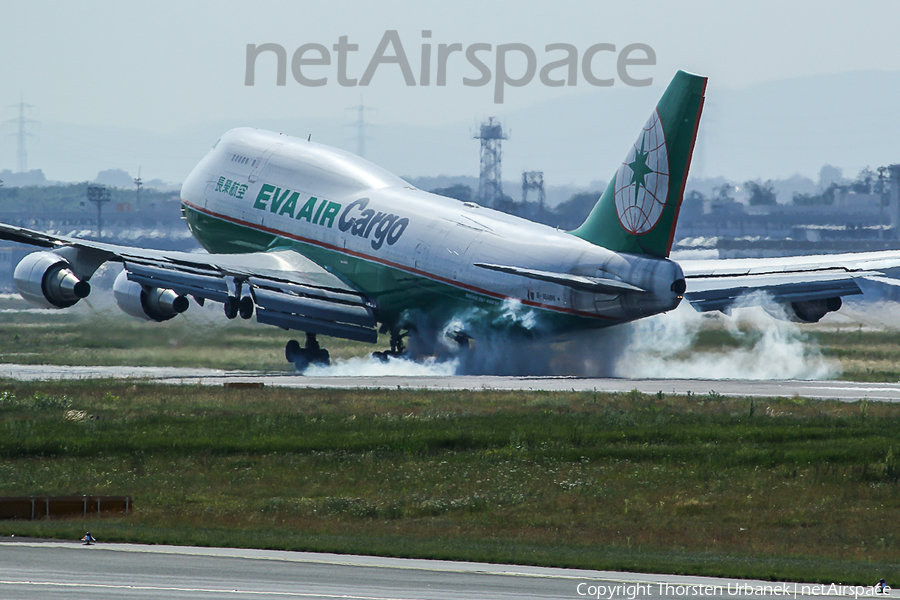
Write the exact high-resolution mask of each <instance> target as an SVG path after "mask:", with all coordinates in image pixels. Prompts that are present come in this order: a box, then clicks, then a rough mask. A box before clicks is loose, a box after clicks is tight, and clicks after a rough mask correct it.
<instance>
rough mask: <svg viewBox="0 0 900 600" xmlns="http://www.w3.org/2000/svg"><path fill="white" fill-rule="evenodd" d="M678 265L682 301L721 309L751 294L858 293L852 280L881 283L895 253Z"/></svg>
mask: <svg viewBox="0 0 900 600" xmlns="http://www.w3.org/2000/svg"><path fill="white" fill-rule="evenodd" d="M679 264H680V265H681V268H682V270H683V271H684V277H685V282H686V284H687V289H686V291H685V294H684V297H685V298H687V299H688V301H689V302H690V303H691V305H692V306H693V307H694V308H695V309H697V310H699V311H710V310H721V311H727V310H728V309H729V308H731V307H732V305H733V304H734V303H735V301H737V299H738V298H740V297H741V296H746V295H748V294H751V293H753V292H757V291H761V292H765V293H766V294H767V295H768V296H770V297H771V298H772V299H773V300H774V301H775V302H778V303H780V304H789V303H792V302H813V301H825V300H828V299H832V298H840V297H842V296H849V295H853V294H861V293H862V291H861V290H860V288H859V285H858V284H857V280H858V279H860V278H862V279H870V280H873V281H879V280H881V279H884V277H882V275H883V273H882V271H884V270H886V269H893V268H897V267H900V251H894V250H889V251H883V252H860V253H854V254H830V255H818V256H790V257H783V258H738V259H713V260H685V261H679ZM892 281H895V280H892Z"/></svg>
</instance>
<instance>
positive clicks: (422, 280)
mask: <svg viewBox="0 0 900 600" xmlns="http://www.w3.org/2000/svg"><path fill="white" fill-rule="evenodd" d="M184 215H185V218H186V220H187V224H188V227H189V228H190V230H191V233H193V235H194V237H195V238H196V239H197V241H198V242H199V243H200V245H202V246H203V247H204V248H205V249H206V250H207V251H209V252H211V253H215V254H246V253H249V252H267V251H271V250H275V249H285V248H290V249H292V250H294V251H296V252H298V253H299V254H302V255H303V256H306V257H307V258H309V259H310V260H313V261H314V262H316V263H317V264H319V265H322V266H323V267H325V268H326V269H327V270H328V271H330V272H331V273H333V274H334V275H336V276H338V277H340V278H341V279H342V280H343V281H345V282H346V283H348V284H349V285H351V286H353V287H354V288H355V289H357V290H359V291H361V292H362V293H364V294H365V295H366V296H368V297H369V298H370V299H373V300H375V301H376V302H377V303H378V307H379V308H378V311H377V314H376V317H377V318H378V320H379V321H380V322H384V323H389V324H396V323H399V322H401V320H402V319H403V317H404V313H406V312H407V311H409V313H410V316H414V315H415V312H416V311H425V312H427V313H428V314H430V315H433V316H434V317H436V318H437V319H438V320H439V321H440V323H441V324H443V323H446V322H448V321H449V320H450V319H451V318H453V317H454V316H455V315H462V314H463V313H465V312H467V311H472V310H478V309H481V311H483V312H484V318H486V319H487V321H488V322H490V323H492V324H493V325H494V326H497V327H498V328H501V329H502V328H504V325H513V324H512V322H505V320H504V319H503V313H504V310H503V307H502V300H501V299H498V298H494V297H491V296H489V295H486V294H481V293H477V292H475V291H470V290H467V289H465V288H462V287H457V286H455V285H452V284H449V283H445V282H442V281H436V280H434V279H431V278H429V277H427V276H424V275H420V274H417V273H410V272H407V271H405V270H403V269H400V268H397V267H393V266H389V265H384V264H381V263H379V262H376V261H373V260H366V259H365V258H361V257H358V256H354V255H352V254H348V253H346V252H341V251H339V250H336V249H330V248H323V247H322V246H318V245H315V244H311V243H306V242H300V241H296V240H292V239H289V238H285V237H281V236H278V235H275V234H272V233H268V232H265V231H259V230H257V229H255V228H253V227H252V226H249V225H242V224H238V223H233V222H230V221H226V220H224V219H221V218H218V217H213V216H210V215H208V214H206V213H203V212H200V211H198V210H195V209H192V208H190V207H188V206H184ZM338 264H339V265H341V266H340V269H339V270H338V269H336V268H334V267H333V265H338ZM423 307H427V309H423ZM523 308H524V309H525V310H524V311H523V312H527V311H528V310H533V311H534V312H535V314H536V315H537V317H538V322H539V324H540V326H541V329H544V330H548V331H551V332H560V333H561V332H564V331H573V330H583V329H594V328H598V327H604V326H608V325H614V324H615V322H612V321H606V320H602V319H591V318H586V317H581V316H578V315H572V314H566V313H560V312H557V311H551V310H546V309H541V308H537V307H523ZM512 329H522V328H521V326H519V327H517V326H515V325H513V326H512ZM523 331H524V330H523Z"/></svg>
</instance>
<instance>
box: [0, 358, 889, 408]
mask: <svg viewBox="0 0 900 600" xmlns="http://www.w3.org/2000/svg"><path fill="white" fill-rule="evenodd" d="M0 378H4V379H17V380H24V381H34V380H52V379H104V378H113V379H145V380H149V381H158V382H162V383H177V384H202V385H223V384H226V383H261V384H264V385H267V386H283V387H297V388H346V389H352V388H381V389H397V388H404V389H430V390H463V389H465V390H481V389H494V390H545V391H568V390H576V391H593V390H596V391H598V392H628V391H630V390H640V391H641V392H644V393H646V394H655V393H657V392H663V393H666V394H687V393H688V392H690V393H692V394H699V395H706V394H708V393H709V392H711V391H715V392H716V393H718V394H722V395H725V396H754V397H763V398H771V397H777V396H795V395H796V396H803V397H807V398H827V399H834V400H843V401H847V402H855V401H857V400H862V399H868V400H873V401H883V402H898V401H900V383H859V382H853V381H797V380H773V381H755V380H740V379H589V378H581V377H495V376H482V377H476V376H461V375H457V376H453V377H435V376H396V375H391V376H378V377H373V376H364V377H303V376H300V375H296V374H293V373H254V372H246V371H241V372H226V371H218V370H214V369H181V368H174V367H66V366H52V365H14V364H0Z"/></svg>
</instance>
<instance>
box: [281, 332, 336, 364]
mask: <svg viewBox="0 0 900 600" xmlns="http://www.w3.org/2000/svg"><path fill="white" fill-rule="evenodd" d="M284 357H285V358H286V359H287V361H288V362H291V363H294V366H295V367H297V370H298V371H300V372H301V373H302V372H303V371H305V370H306V367H308V366H309V365H322V366H326V367H327V366H328V365H329V364H331V357H330V356H329V355H328V350H326V349H325V348H322V347H321V346H319V342H318V340H316V334H314V333H307V334H306V345H305V346H304V347H303V348H301V347H300V342H298V341H297V340H291V341H289V342H288V343H287V346H285V347H284Z"/></svg>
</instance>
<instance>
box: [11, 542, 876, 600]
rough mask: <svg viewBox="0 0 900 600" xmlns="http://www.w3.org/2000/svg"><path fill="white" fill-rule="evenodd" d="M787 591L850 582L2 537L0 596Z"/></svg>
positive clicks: (432, 598)
mask: <svg viewBox="0 0 900 600" xmlns="http://www.w3.org/2000/svg"><path fill="white" fill-rule="evenodd" d="M845 587H846V586H845ZM863 589H865V588H863ZM868 589H869V590H871V588H868ZM856 591H857V592H858V591H859V590H856ZM864 595H865V594H864V593H863V594H860V596H864ZM784 596H791V597H793V598H804V599H806V598H814V597H822V596H829V597H853V596H854V590H848V589H843V590H842V589H839V588H833V589H829V588H828V587H827V586H822V587H814V586H812V585H811V584H800V583H785V582H780V583H773V582H763V581H748V580H736V579H717V578H711V577H689V576H676V575H651V574H643V573H641V574H638V573H615V572H608V571H587V570H575V569H552V568H541V567H525V566H517V565H488V564H480V563H463V562H449V561H434V560H410V559H397V558H380V557H370V556H346V555H336V554H314V553H306V552H280V551H270V550H234V549H225V548H192V547H175V546H141V545H134V544H102V543H101V544H97V545H95V546H83V545H80V544H78V543H74V542H73V543H65V542H15V541H11V540H10V538H4V539H3V540H2V541H0V597H2V598H5V599H20V598H21V599H26V598H27V599H29V600H46V599H61V598H92V599H101V600H102V599H107V598H109V599H113V598H115V599H119V598H125V599H132V598H167V599H182V598H183V599H197V598H210V599H216V598H230V599H237V600H240V599H258V598H272V599H279V598H304V599H311V600H316V599H334V598H346V599H350V600H354V599H357V600H413V599H421V600H451V599H453V600H492V599H495V598H496V599H513V598H517V599H518V598H529V599H535V600H537V599H543V598H555V599H558V598H597V597H599V598H606V599H607V600H620V599H621V600H625V599H630V600H636V599H649V598H659V599H667V600H680V599H685V600H687V599H688V598H692V599H696V598H698V597H703V598H712V599H715V598H732V599H734V598H742V597H746V598H755V599H758V598H774V597H784ZM869 597H872V594H871V591H870V593H869Z"/></svg>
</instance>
